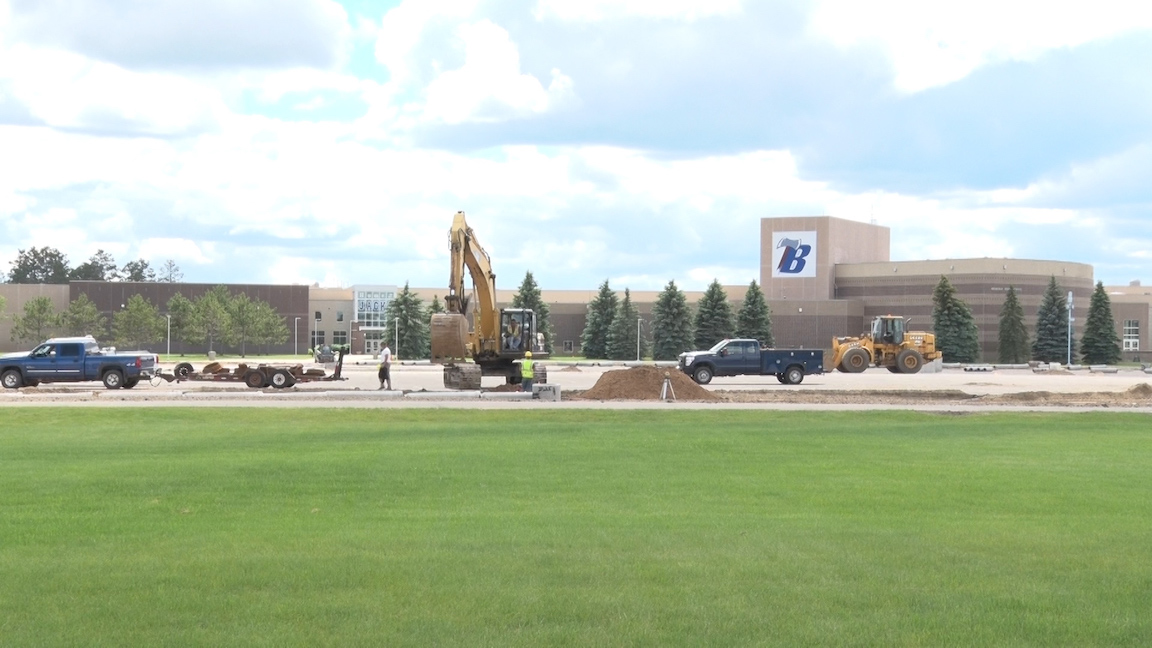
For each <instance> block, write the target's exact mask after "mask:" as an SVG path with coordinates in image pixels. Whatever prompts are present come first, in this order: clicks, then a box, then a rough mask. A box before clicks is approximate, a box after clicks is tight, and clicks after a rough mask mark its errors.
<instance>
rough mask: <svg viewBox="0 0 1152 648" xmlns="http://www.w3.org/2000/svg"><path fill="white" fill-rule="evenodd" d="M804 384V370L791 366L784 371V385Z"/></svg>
mask: <svg viewBox="0 0 1152 648" xmlns="http://www.w3.org/2000/svg"><path fill="white" fill-rule="evenodd" d="M802 382H804V368H803V367H798V366H796V365H792V366H791V367H788V368H787V369H785V370H784V384H785V385H799V384H800V383H802Z"/></svg>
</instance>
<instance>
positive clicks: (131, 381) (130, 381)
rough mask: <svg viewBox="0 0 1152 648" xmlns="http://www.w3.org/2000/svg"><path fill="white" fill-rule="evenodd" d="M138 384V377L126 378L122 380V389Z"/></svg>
mask: <svg viewBox="0 0 1152 648" xmlns="http://www.w3.org/2000/svg"><path fill="white" fill-rule="evenodd" d="M138 384H140V379H139V378H127V379H125V380H124V389H132V388H133V387H135V386H136V385H138Z"/></svg>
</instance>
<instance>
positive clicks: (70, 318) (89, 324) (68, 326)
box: [60, 294, 108, 338]
mask: <svg viewBox="0 0 1152 648" xmlns="http://www.w3.org/2000/svg"><path fill="white" fill-rule="evenodd" d="M60 323H61V325H62V326H63V327H64V334H65V335H91V336H92V337H95V338H102V337H104V334H105V332H106V331H107V330H108V318H106V317H104V315H103V314H102V313H101V312H100V311H99V310H97V309H96V304H94V303H92V300H91V299H88V295H85V294H81V295H80V296H79V297H77V298H76V299H73V300H72V302H71V303H70V304H68V310H66V311H64V313H63V314H62V315H61V318H60Z"/></svg>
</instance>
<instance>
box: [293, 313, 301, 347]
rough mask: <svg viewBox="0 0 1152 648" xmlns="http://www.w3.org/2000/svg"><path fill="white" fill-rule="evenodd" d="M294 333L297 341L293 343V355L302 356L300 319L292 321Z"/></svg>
mask: <svg viewBox="0 0 1152 648" xmlns="http://www.w3.org/2000/svg"><path fill="white" fill-rule="evenodd" d="M292 332H293V333H295V334H296V341H295V342H293V343H292V355H300V318H299V317H296V318H294V319H293V320H292Z"/></svg>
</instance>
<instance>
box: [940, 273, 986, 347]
mask: <svg viewBox="0 0 1152 648" xmlns="http://www.w3.org/2000/svg"><path fill="white" fill-rule="evenodd" d="M932 329H933V331H935V333H936V348H937V349H938V350H939V351H940V352H941V353H943V354H944V360H945V362H976V361H977V360H979V359H980V333H979V331H978V330H977V329H976V320H975V319H974V318H973V317H972V309H970V308H968V304H966V303H964V301H963V300H961V299H959V298H957V297H956V289H955V288H953V287H952V282H950V281H948V277H944V276H941V277H940V283H938V284H936V290H935V291H933V293H932Z"/></svg>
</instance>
